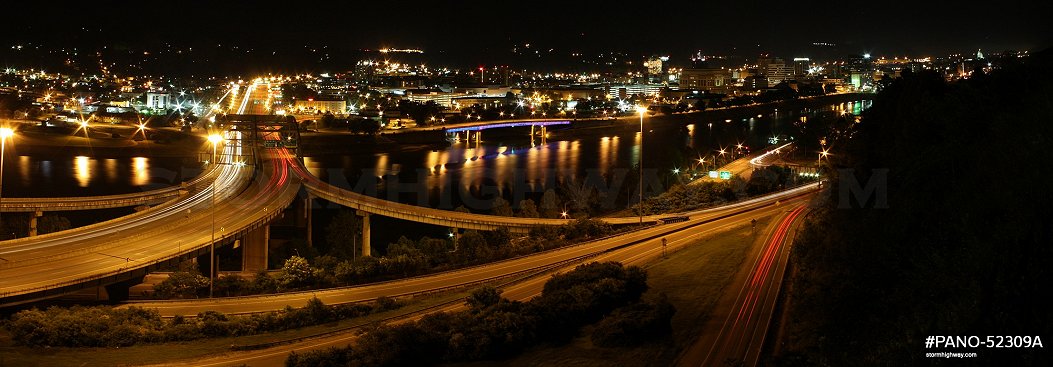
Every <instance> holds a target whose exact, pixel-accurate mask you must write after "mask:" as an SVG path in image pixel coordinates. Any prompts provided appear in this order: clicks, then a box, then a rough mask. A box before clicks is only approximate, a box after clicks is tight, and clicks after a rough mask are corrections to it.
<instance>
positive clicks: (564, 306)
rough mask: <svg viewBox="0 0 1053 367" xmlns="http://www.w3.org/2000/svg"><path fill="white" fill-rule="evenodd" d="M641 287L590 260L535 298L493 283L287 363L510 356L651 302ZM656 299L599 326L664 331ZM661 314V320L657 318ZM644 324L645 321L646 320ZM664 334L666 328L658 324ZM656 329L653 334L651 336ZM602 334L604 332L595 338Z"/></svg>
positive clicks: (620, 331) (665, 315)
mask: <svg viewBox="0 0 1053 367" xmlns="http://www.w3.org/2000/svg"><path fill="white" fill-rule="evenodd" d="M645 291H647V274H646V273H645V272H644V271H643V270H641V269H639V268H637V267H628V268H625V267H622V265H621V264H619V263H612V262H609V263H591V264H586V265H581V266H578V267H577V268H576V269H575V270H573V271H571V272H568V273H566V274H561V275H556V276H554V277H553V278H552V279H551V280H549V281H548V283H546V284H545V288H544V291H543V292H542V294H541V296H539V297H537V298H534V299H532V300H530V301H528V302H516V301H509V300H507V299H503V298H501V297H500V293H499V292H497V291H496V290H494V289H493V288H483V289H481V290H478V291H476V292H474V293H473V294H472V295H471V296H469V297H468V300H467V303H468V305H469V310H468V311H465V312H457V313H438V314H434V315H429V316H426V317H424V318H423V319H421V320H420V321H418V322H415V323H409V324H402V325H395V326H381V327H378V328H376V329H374V330H372V331H370V332H368V333H366V334H365V335H363V336H362V338H361V339H360V340H359V341H358V342H357V343H356V344H355V345H353V346H352V347H348V348H336V349H329V350H325V351H319V352H307V353H302V354H300V353H293V354H291V355H290V356H289V358H288V359H287V360H286V365H287V366H428V365H435V364H439V363H445V362H460V361H473V360H483V359H499V358H507V357H510V356H514V355H516V354H518V353H520V352H521V351H523V350H524V349H525V348H528V347H530V346H533V345H537V344H540V343H542V342H549V343H555V344H560V343H565V342H567V341H569V340H570V339H571V338H573V337H574V336H576V335H577V334H578V333H579V330H580V328H581V327H582V326H584V325H587V324H590V323H594V322H596V321H599V320H601V319H603V317H604V316H605V315H608V314H610V313H611V312H612V311H614V310H618V309H620V308H621V307H627V308H626V310H625V311H616V312H618V313H619V314H620V315H623V316H625V315H633V314H638V313H639V312H643V313H645V314H646V313H648V311H646V310H647V309H648V308H649V307H652V306H653V305H651V304H644V305H642V306H640V305H638V303H639V302H640V296H641V295H642V294H643V293H644V292H645ZM666 306H668V303H665V306H663V305H662V302H661V301H659V303H658V306H656V307H658V308H661V309H662V310H663V311H661V312H659V313H655V319H656V320H655V321H654V322H646V321H645V322H640V323H633V326H627V325H624V324H625V323H624V322H621V321H615V322H611V323H610V325H609V326H608V327H606V328H605V329H604V330H605V331H607V332H610V333H612V334H616V335H618V336H616V337H612V338H610V339H612V340H624V339H625V338H624V335H625V334H627V333H633V332H638V331H645V332H651V331H654V332H655V333H660V332H662V330H659V329H662V327H661V326H660V325H661V324H662V323H663V322H664V324H665V326H666V327H668V324H669V318H671V317H672V312H673V311H672V309H671V306H668V307H666ZM659 319H660V320H659ZM645 324H646V325H645ZM664 331H665V332H668V329H664ZM652 335H657V334H652ZM601 338H604V336H601Z"/></svg>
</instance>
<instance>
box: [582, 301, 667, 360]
mask: <svg viewBox="0 0 1053 367" xmlns="http://www.w3.org/2000/svg"><path fill="white" fill-rule="evenodd" d="M674 313H676V308H674V307H673V305H672V304H670V303H669V300H668V299H666V298H665V296H664V295H663V296H662V297H661V298H659V299H658V300H657V301H655V302H653V303H652V302H640V303H635V304H632V305H629V306H626V307H622V308H619V309H617V310H615V311H614V312H613V313H611V314H610V315H608V316H607V317H604V318H603V320H602V321H600V323H599V324H597V325H596V328H595V329H593V332H592V342H593V344H596V345H598V346H601V347H624V346H634V345H639V344H641V343H643V342H646V341H650V340H655V339H658V338H661V337H664V336H666V335H669V333H671V332H672V331H673V327H672V324H671V321H672V320H673V314H674Z"/></svg>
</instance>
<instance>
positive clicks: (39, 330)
mask: <svg viewBox="0 0 1053 367" xmlns="http://www.w3.org/2000/svg"><path fill="white" fill-rule="evenodd" d="M399 306H400V305H398V304H397V303H395V302H394V301H392V300H390V299H386V298H382V299H380V300H377V302H376V304H374V305H369V304H349V305H337V306H326V305H325V304H323V303H322V301H320V300H318V299H317V298H312V299H311V300H310V301H309V302H308V303H307V306H305V307H303V308H296V309H294V308H292V307H286V309H285V310H282V311H278V312H269V313H263V314H254V315H250V316H228V315H224V314H222V313H219V312H215V311H206V312H203V313H200V314H198V315H197V317H196V318H184V317H181V316H176V317H174V318H171V319H163V318H161V316H160V315H159V314H158V313H157V311H156V310H147V309H143V308H139V307H129V308H124V309H116V308H112V307H80V306H76V307H71V308H63V307H50V308H48V309H47V310H38V309H31V310H26V311H20V312H18V313H16V314H14V315H13V316H11V320H9V321H8V322H7V329H9V330H10V331H11V334H12V335H13V338H14V340H15V341H16V342H18V343H21V344H23V345H27V346H32V347H126V346H131V345H136V344H145V343H163V342H173V341H185V340H194V339H201V338H212V337H224V336H241V335H251V334H259V333H265V332H273V331H281V330H288V329H295V328H301V327H305V326H311V325H319V324H325V323H329V322H334V321H339V320H344V319H350V318H355V317H360V316H365V315H368V314H370V313H373V312H379V311H384V310H389V309H394V308H398V307H399Z"/></svg>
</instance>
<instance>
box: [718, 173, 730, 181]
mask: <svg viewBox="0 0 1053 367" xmlns="http://www.w3.org/2000/svg"><path fill="white" fill-rule="evenodd" d="M720 179H721V180H730V179H731V172H730V171H720Z"/></svg>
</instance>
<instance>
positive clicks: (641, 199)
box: [636, 106, 647, 226]
mask: <svg viewBox="0 0 1053 367" xmlns="http://www.w3.org/2000/svg"><path fill="white" fill-rule="evenodd" d="M636 112H639V113H640V202H639V204H637V205H639V206H640V209H639V214H640V226H643V143H644V132H643V115H644V113H645V112H647V108H644V106H636Z"/></svg>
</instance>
